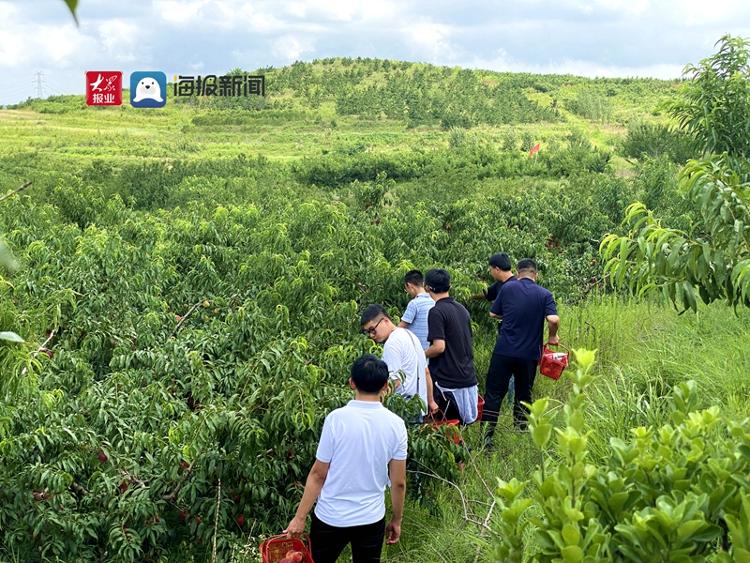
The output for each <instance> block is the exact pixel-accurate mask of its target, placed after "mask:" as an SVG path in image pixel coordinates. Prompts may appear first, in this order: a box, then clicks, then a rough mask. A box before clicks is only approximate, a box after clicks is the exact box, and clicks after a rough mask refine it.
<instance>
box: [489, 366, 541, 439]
mask: <svg viewBox="0 0 750 563" xmlns="http://www.w3.org/2000/svg"><path fill="white" fill-rule="evenodd" d="M536 366H537V360H524V359H521V358H511V357H509V356H502V355H500V354H492V359H491V360H490V369H489V371H488V372H487V385H486V386H485V391H484V413H483V414H482V421H483V422H488V423H489V425H488V428H487V432H488V433H489V434H492V433H493V432H494V431H495V424H496V423H497V415H498V412H499V411H500V405H501V404H502V402H503V399H504V398H505V395H506V394H507V393H508V383H509V381H510V378H511V377H512V378H513V380H514V381H515V388H516V393H515V397H514V400H513V422H514V423H515V425H516V426H521V427H525V426H526V417H527V415H528V409H527V408H526V407H524V406H523V405H522V404H521V401H524V402H527V403H530V402H531V388H532V386H533V385H534V378H535V377H536Z"/></svg>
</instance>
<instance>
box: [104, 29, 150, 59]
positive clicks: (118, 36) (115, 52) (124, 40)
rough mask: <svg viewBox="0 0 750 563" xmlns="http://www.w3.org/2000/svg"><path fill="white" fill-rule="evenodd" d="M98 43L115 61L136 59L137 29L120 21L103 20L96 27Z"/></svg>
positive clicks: (137, 45)
mask: <svg viewBox="0 0 750 563" xmlns="http://www.w3.org/2000/svg"><path fill="white" fill-rule="evenodd" d="M97 29H98V35H99V42H100V43H101V45H102V47H103V49H104V51H105V52H106V53H107V54H108V55H110V56H111V57H112V58H114V59H115V60H117V61H121V62H132V61H135V60H136V59H137V51H138V47H139V29H140V28H139V27H138V26H136V25H135V24H132V23H128V22H125V21H122V20H116V19H112V20H105V21H103V22H102V23H100V24H99V25H98V26H97Z"/></svg>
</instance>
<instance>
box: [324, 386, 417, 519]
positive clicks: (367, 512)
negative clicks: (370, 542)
mask: <svg viewBox="0 0 750 563" xmlns="http://www.w3.org/2000/svg"><path fill="white" fill-rule="evenodd" d="M406 448H407V437H406V425H405V424H404V421H403V420H401V417H399V416H398V415H396V414H394V413H392V412H391V411H389V410H388V409H387V408H385V407H384V406H383V405H382V404H381V403H380V402H378V401H356V400H353V401H349V403H347V405H346V406H344V407H341V408H340V409H336V410H334V411H332V412H331V413H329V414H328V416H326V419H325V422H324V423H323V432H322V433H321V435H320V443H319V444H318V451H317V453H316V454H315V457H316V458H317V459H318V460H320V461H322V462H325V463H330V466H329V468H328V476H327V477H326V480H325V483H323V489H322V490H321V491H320V496H319V497H318V504H317V505H316V506H315V515H316V516H317V517H318V518H319V519H320V520H322V521H323V522H324V523H326V524H328V525H329V526H336V527H338V528H346V527H349V526H363V525H365V524H374V523H375V522H378V521H379V520H381V519H382V518H383V517H384V516H385V498H384V495H383V493H384V491H385V488H386V486H388V485H389V484H390V481H389V479H388V463H389V462H390V461H391V460H392V459H395V460H404V459H406Z"/></svg>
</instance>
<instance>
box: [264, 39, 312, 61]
mask: <svg viewBox="0 0 750 563" xmlns="http://www.w3.org/2000/svg"><path fill="white" fill-rule="evenodd" d="M272 51H273V54H274V55H276V56H277V57H280V58H282V59H284V60H285V61H288V62H293V61H296V60H298V59H299V58H300V56H301V55H302V54H303V53H309V52H311V51H313V47H312V45H311V44H310V43H309V42H308V41H307V40H304V39H300V38H298V37H295V36H293V35H284V36H282V37H279V38H278V39H276V40H275V41H274V42H273V47H272Z"/></svg>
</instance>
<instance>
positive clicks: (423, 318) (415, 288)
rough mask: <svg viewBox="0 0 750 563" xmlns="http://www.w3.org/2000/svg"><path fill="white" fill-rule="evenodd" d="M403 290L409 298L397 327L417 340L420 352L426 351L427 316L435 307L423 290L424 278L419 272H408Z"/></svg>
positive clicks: (428, 344) (427, 345)
mask: <svg viewBox="0 0 750 563" xmlns="http://www.w3.org/2000/svg"><path fill="white" fill-rule="evenodd" d="M404 290H405V291H406V293H408V294H409V295H410V296H411V298H412V299H411V301H409V304H408V305H407V306H406V311H404V314H403V316H402V317H401V322H400V323H398V326H399V327H401V328H408V329H409V330H410V331H412V332H413V333H414V335H415V336H416V337H417V338H419V343H420V344H421V345H422V350H427V348H429V347H430V343H429V342H428V341H427V314H428V313H429V312H430V309H432V308H433V307H434V306H435V302H434V301H433V300H432V297H430V294H429V293H427V291H426V290H425V288H424V277H423V276H422V272H420V271H419V270H409V271H408V272H406V275H405V276H404Z"/></svg>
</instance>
